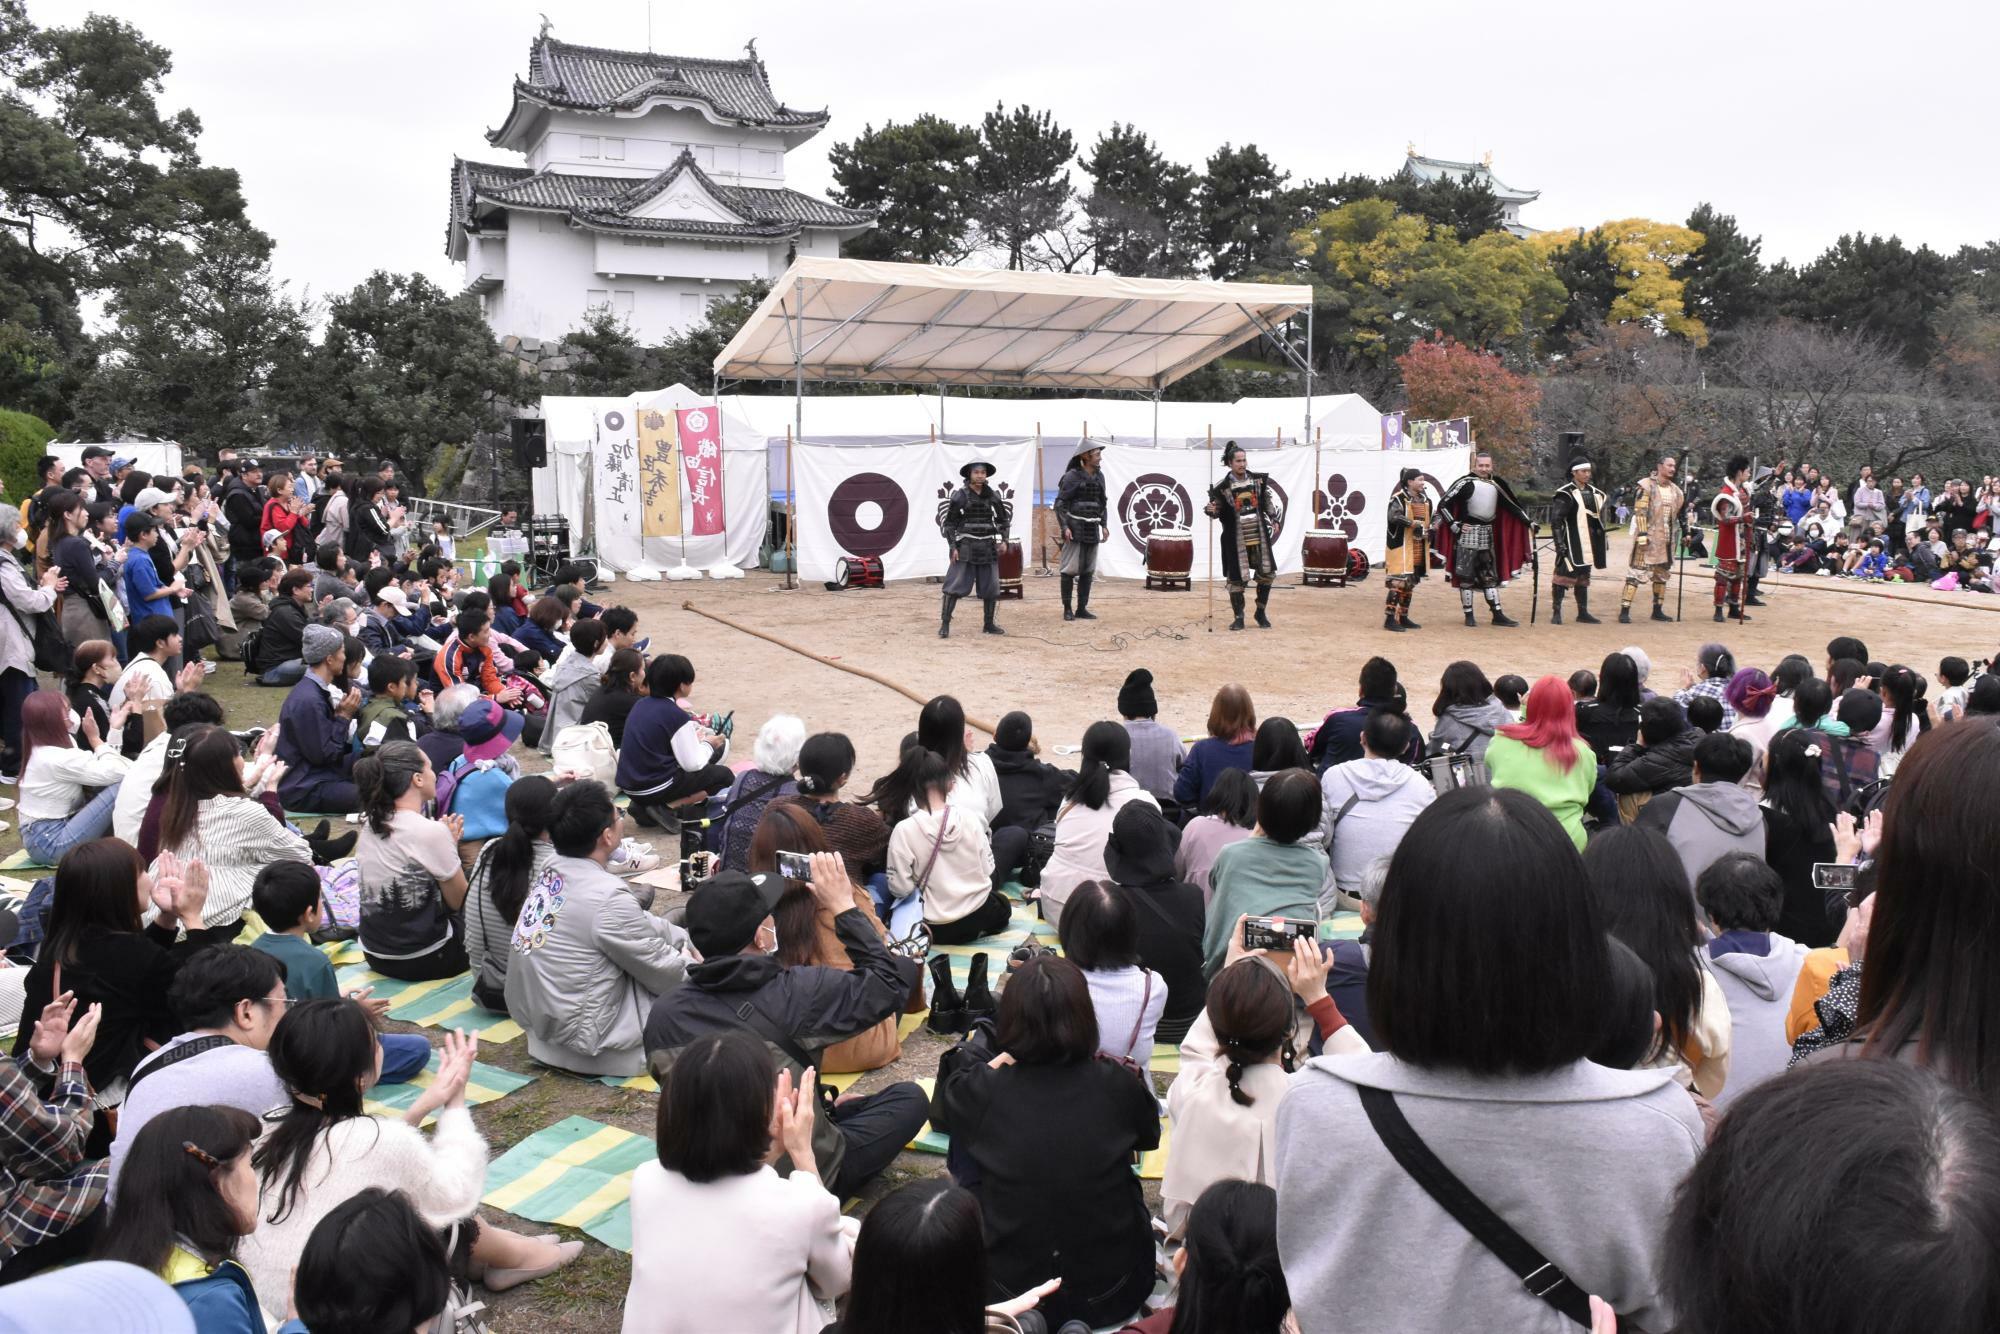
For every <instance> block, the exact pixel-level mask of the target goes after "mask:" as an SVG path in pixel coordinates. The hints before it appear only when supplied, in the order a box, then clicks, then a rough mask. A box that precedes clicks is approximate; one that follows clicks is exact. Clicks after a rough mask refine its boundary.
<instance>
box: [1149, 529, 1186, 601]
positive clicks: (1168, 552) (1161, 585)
mask: <svg viewBox="0 0 2000 1334" xmlns="http://www.w3.org/2000/svg"><path fill="white" fill-rule="evenodd" d="M1193 571H1194V533H1193V532H1191V531H1190V530H1188V529H1186V528H1155V529H1154V530H1153V531H1152V532H1151V533H1149V534H1147V536H1146V587H1147V588H1151V589H1177V588H1189V587H1192V584H1191V582H1190V578H1189V576H1190V575H1191V574H1192V573H1193Z"/></svg>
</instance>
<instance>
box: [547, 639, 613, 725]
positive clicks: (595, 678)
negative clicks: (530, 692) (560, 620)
mask: <svg viewBox="0 0 2000 1334" xmlns="http://www.w3.org/2000/svg"><path fill="white" fill-rule="evenodd" d="M603 647H604V622H602V621H600V620H598V619H597V618H595V617H587V618H585V619H584V620H581V621H578V622H577V623H576V624H575V625H573V626H571V627H570V632H569V645H568V647H566V648H564V649H563V651H562V656H561V657H560V658H557V659H556V665H555V666H554V667H552V668H550V669H549V672H548V675H547V676H546V677H544V678H543V681H542V683H543V684H544V685H546V686H547V687H548V688H549V712H548V718H547V721H545V722H544V723H543V724H542V739H541V747H540V749H541V752H542V754H544V755H548V754H552V753H553V752H554V750H555V745H556V737H557V735H558V734H559V733H561V732H562V730H563V729H564V728H566V727H572V726H574V725H576V724H577V723H580V722H582V721H583V711H584V709H586V708H588V707H589V705H590V701H591V700H592V698H594V697H595V696H596V694H597V688H598V686H599V685H600V684H601V683H602V680H603V674H602V673H601V672H600V671H599V670H598V667H597V664H596V662H594V661H593V659H594V658H595V657H596V656H597V653H598V651H599V650H600V649H602V648H603Z"/></svg>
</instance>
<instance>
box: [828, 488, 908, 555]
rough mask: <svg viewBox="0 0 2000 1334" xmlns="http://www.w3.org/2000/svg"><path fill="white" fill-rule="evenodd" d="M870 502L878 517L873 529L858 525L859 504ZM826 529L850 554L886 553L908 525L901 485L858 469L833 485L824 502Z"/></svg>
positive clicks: (906, 506)
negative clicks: (880, 513)
mask: <svg viewBox="0 0 2000 1334" xmlns="http://www.w3.org/2000/svg"><path fill="white" fill-rule="evenodd" d="M870 502H873V503H874V504H876V505H878V506H880V507H881V510H882V518H881V521H880V522H878V523H877V524H876V525H875V526H874V527H873V528H865V527H863V526H862V524H861V518H860V513H861V507H862V506H863V505H866V504H869V503H870ZM826 523H827V529H828V531H830V532H831V533H832V534H833V540H834V541H836V542H838V543H840V549H841V550H842V551H845V552H847V554H848V555H850V556H881V555H886V554H887V553H888V552H889V551H891V550H893V549H894V548H895V545H896V544H897V543H898V542H900V541H902V540H903V534H904V533H905V532H906V531H907V530H908V529H909V526H910V500H909V497H908V496H905V495H904V494H903V488H902V487H900V486H897V485H896V483H895V482H894V481H893V480H892V479H890V478H888V477H884V476H883V475H882V474H881V473H879V472H860V473H856V474H854V476H852V477H849V478H848V479H847V480H845V481H843V482H842V483H841V484H840V485H839V486H836V487H834V488H833V495H832V496H830V497H829V498H828V499H827V502H826Z"/></svg>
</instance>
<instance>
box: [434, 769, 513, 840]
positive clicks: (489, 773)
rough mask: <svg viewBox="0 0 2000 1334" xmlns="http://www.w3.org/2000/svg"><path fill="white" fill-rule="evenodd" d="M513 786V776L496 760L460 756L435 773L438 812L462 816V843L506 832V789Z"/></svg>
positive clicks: (440, 814)
mask: <svg viewBox="0 0 2000 1334" xmlns="http://www.w3.org/2000/svg"><path fill="white" fill-rule="evenodd" d="M513 785H514V775H513V774H511V773H509V772H507V771H506V770H505V769H502V768H501V767H500V766H499V765H498V764H497V763H496V762H494V761H492V760H478V761H473V760H468V759H466V758H465V756H463V755H461V756H459V757H458V758H457V759H455V760H453V761H452V762H451V765H450V767H449V768H447V769H446V770H445V771H444V772H443V773H441V774H439V775H438V776H437V813H438V815H439V817H440V818H442V817H443V816H446V815H460V816H463V817H464V818H465V829H464V830H463V831H462V832H461V833H460V834H459V839H460V841H461V842H464V841H467V840H470V839H476V838H498V837H500V835H502V834H504V833H506V832H507V789H508V788H510V787H512V786H513Z"/></svg>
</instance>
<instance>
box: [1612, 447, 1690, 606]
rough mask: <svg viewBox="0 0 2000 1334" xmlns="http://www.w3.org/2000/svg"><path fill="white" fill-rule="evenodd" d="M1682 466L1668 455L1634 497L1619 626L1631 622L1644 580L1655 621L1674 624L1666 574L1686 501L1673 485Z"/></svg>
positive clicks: (1638, 488)
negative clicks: (1650, 591) (1648, 583)
mask: <svg viewBox="0 0 2000 1334" xmlns="http://www.w3.org/2000/svg"><path fill="white" fill-rule="evenodd" d="M1679 467H1680V463H1679V461H1678V460H1676V459H1675V458H1674V456H1673V455H1671V454H1668V455H1667V456H1666V457H1664V458H1662V459H1661V460H1660V462H1659V466H1658V467H1657V468H1655V469H1654V470H1653V475H1652V476H1651V477H1647V478H1642V479H1641V480H1640V482H1639V485H1638V487H1637V489H1636V492H1635V494H1634V495H1633V498H1632V560H1631V564H1630V565H1629V567H1628V568H1627V569H1626V571H1625V593H1624V596H1623V597H1621V598H1620V599H1619V602H1618V623H1619V624H1620V625H1630V624H1631V623H1632V599H1633V598H1634V597H1636V596H1637V595H1638V592H1639V584H1640V582H1641V581H1642V580H1651V581H1652V584H1653V619H1654V620H1656V621H1671V620H1672V619H1674V618H1673V617H1671V616H1669V615H1667V571H1668V570H1669V569H1670V568H1671V567H1672V566H1673V563H1674V518H1675V516H1676V515H1678V514H1679V513H1680V512H1681V504H1682V502H1683V500H1684V499H1685V496H1684V494H1683V492H1682V491H1681V489H1680V487H1679V486H1677V485H1675V483H1674V473H1675V472H1676V471H1677V470H1678V469H1679Z"/></svg>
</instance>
